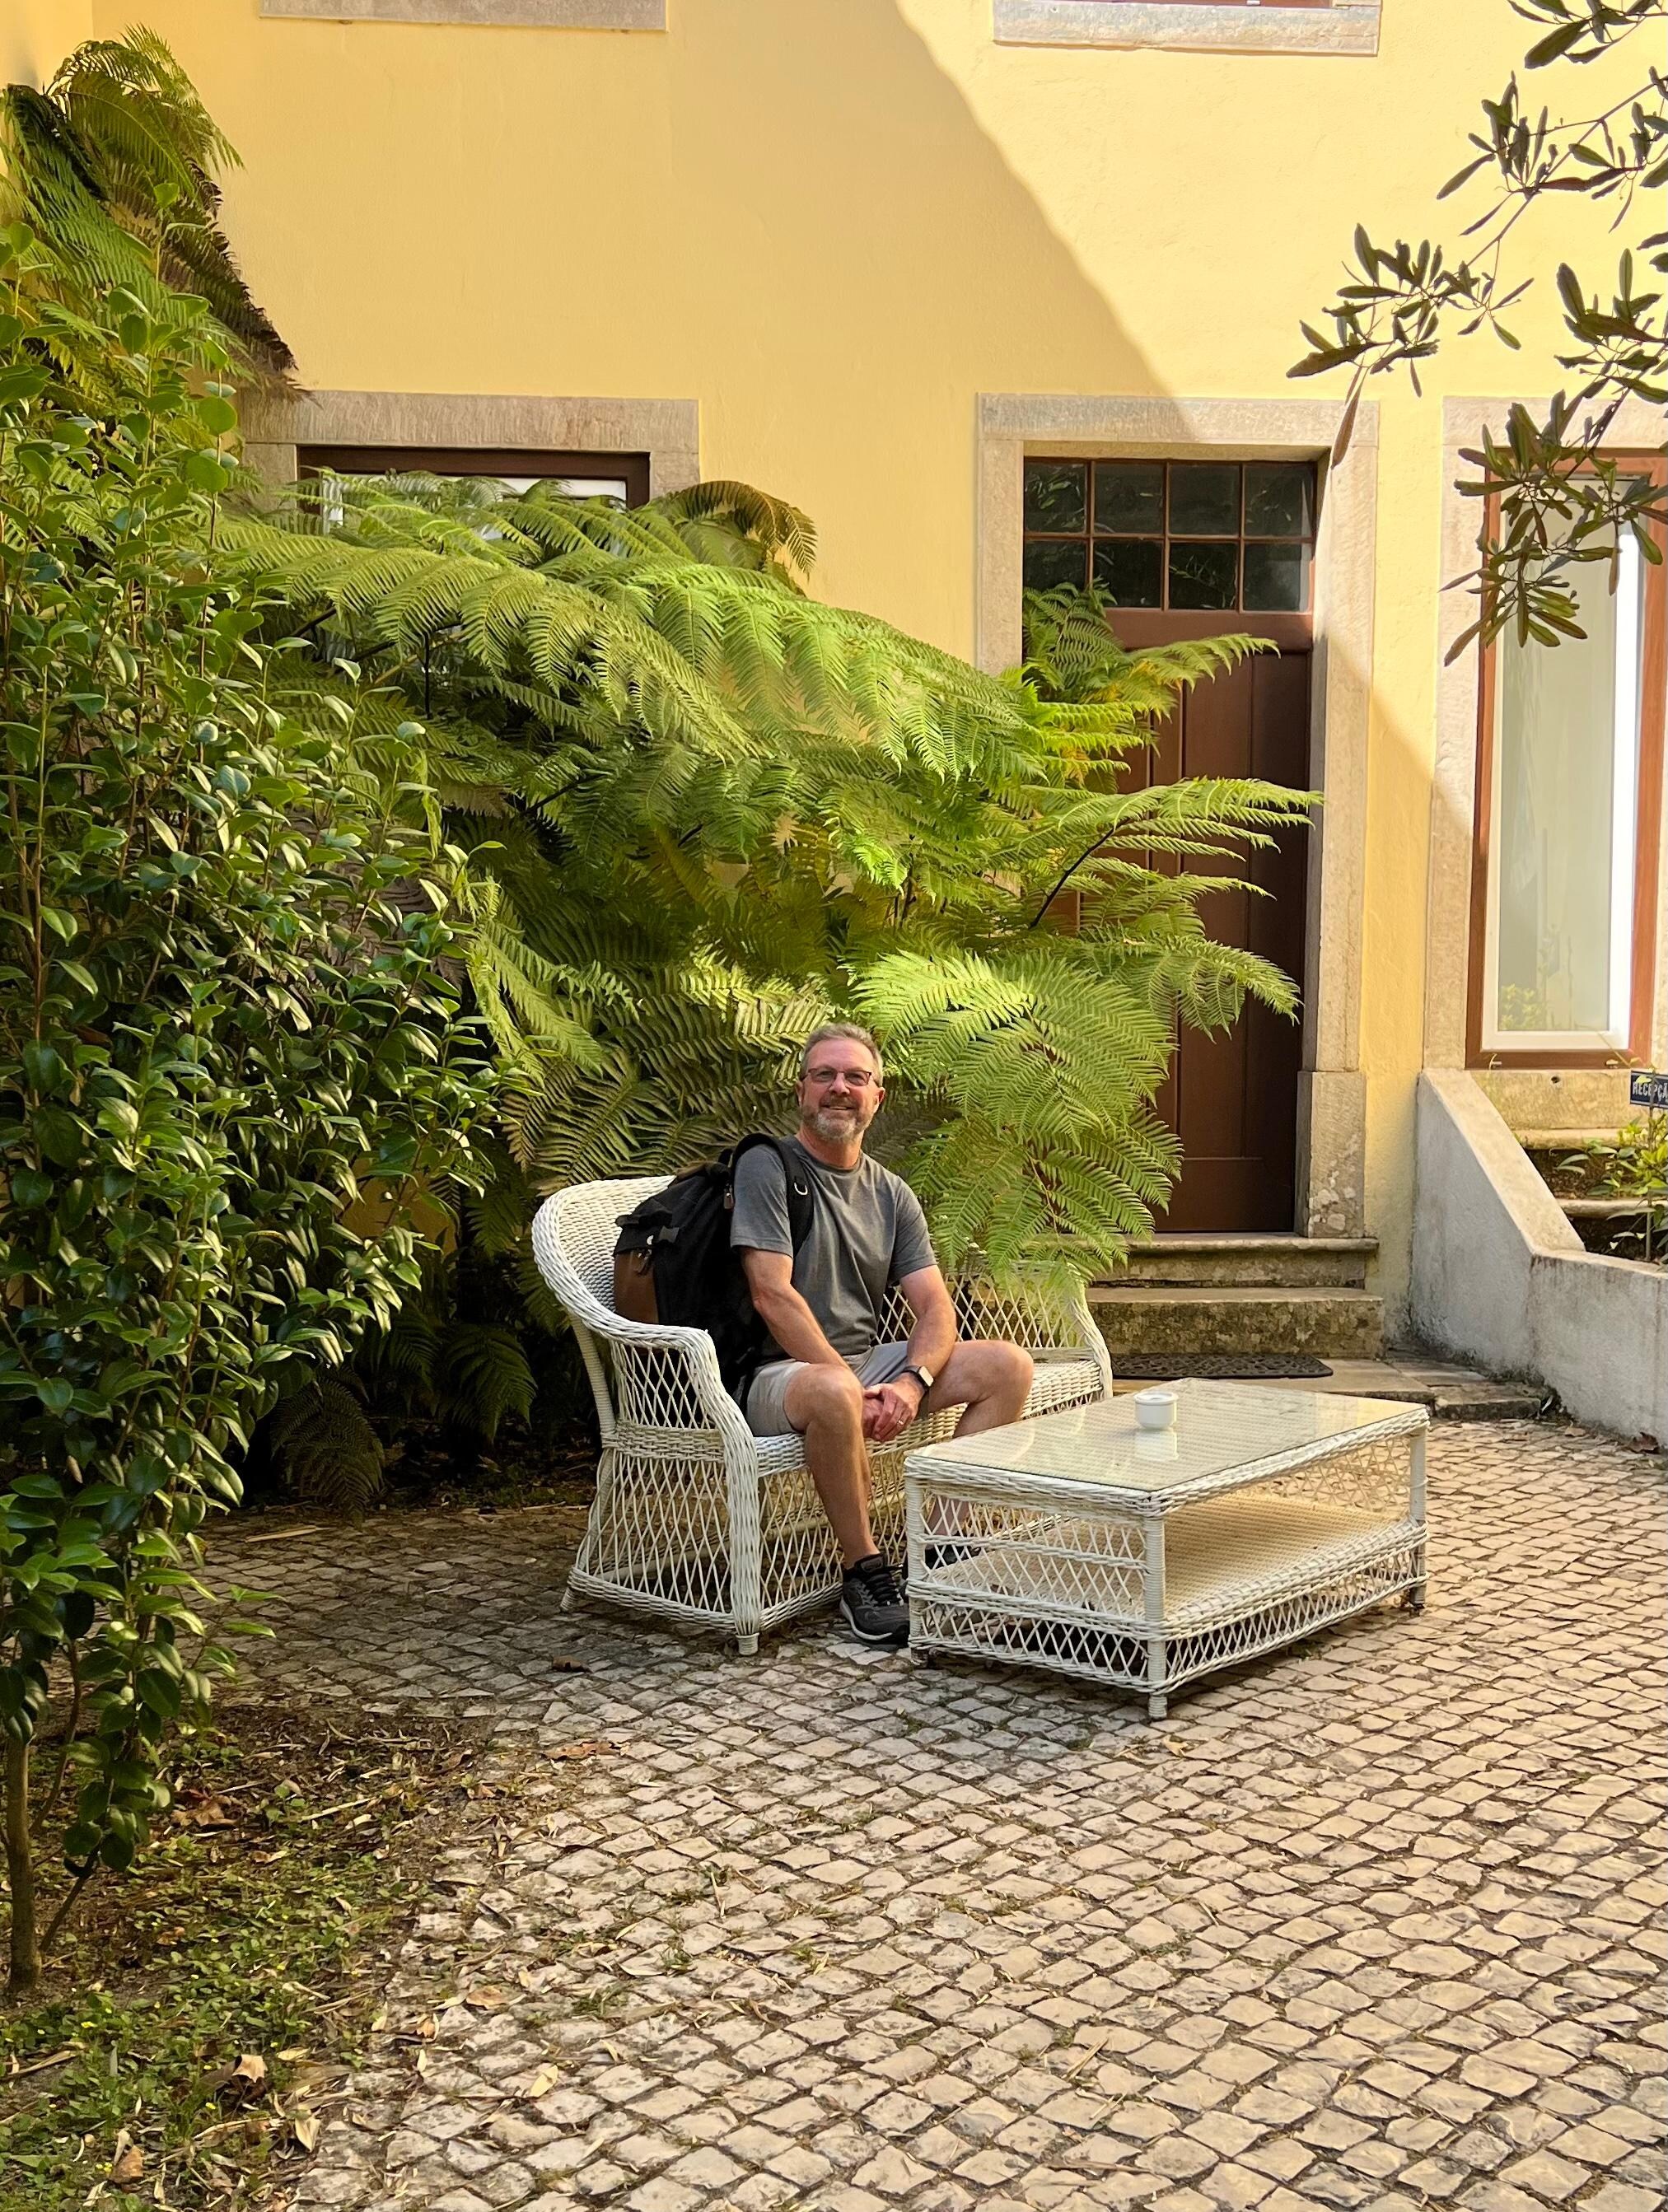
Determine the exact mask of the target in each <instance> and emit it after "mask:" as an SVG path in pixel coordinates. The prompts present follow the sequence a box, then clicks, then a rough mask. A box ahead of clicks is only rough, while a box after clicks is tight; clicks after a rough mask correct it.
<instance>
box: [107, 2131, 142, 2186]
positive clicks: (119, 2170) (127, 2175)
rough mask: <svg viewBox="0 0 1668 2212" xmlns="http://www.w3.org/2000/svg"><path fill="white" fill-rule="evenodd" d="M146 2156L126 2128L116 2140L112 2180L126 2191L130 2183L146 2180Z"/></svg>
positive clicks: (111, 2167) (111, 2172) (111, 2165)
mask: <svg viewBox="0 0 1668 2212" xmlns="http://www.w3.org/2000/svg"><path fill="white" fill-rule="evenodd" d="M144 2172H145V2154H144V2153H143V2151H142V2150H141V2149H140V2148H139V2146H138V2144H137V2143H136V2142H133V2141H132V2140H131V2137H130V2136H129V2135H128V2132H127V2130H126V2129H125V2128H124V2129H123V2130H122V2131H121V2133H120V2134H119V2136H117V2138H116V2155H115V2156H114V2158H113V2159H112V2160H111V2161H110V2179H112V2180H113V2182H114V2183H115V2184H116V2185H117V2186H118V2187H119V2188H123V2189H125V2187H126V2186H127V2185H128V2183H129V2182H130V2181H142V2180H143V2179H144Z"/></svg>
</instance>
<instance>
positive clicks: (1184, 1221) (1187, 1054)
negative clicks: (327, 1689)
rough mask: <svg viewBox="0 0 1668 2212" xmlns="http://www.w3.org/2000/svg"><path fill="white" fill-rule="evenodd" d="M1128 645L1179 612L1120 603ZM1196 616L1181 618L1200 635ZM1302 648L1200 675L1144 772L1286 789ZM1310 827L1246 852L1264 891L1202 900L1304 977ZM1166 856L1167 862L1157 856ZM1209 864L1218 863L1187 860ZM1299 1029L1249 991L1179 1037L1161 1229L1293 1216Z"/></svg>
mask: <svg viewBox="0 0 1668 2212" xmlns="http://www.w3.org/2000/svg"><path fill="white" fill-rule="evenodd" d="M1112 625H1113V628H1114V629H1116V630H1117V631H1118V632H1119V633H1120V634H1121V635H1122V637H1123V642H1124V643H1125V644H1127V645H1148V644H1156V643H1158V642H1159V641H1160V635H1161V634H1162V631H1163V629H1165V628H1166V626H1172V634H1173V625H1174V618H1173V617H1165V616H1163V615H1160V614H1148V615H1143V616H1135V615H1133V614H1131V615H1125V616H1122V617H1120V616H1117V615H1114V617H1112ZM1198 627H1199V626H1198V624H1197V619H1196V618H1195V620H1194V622H1193V623H1190V624H1189V628H1190V630H1191V631H1192V633H1193V634H1194V635H1198ZM1310 661H1311V655H1310V654H1309V653H1307V652H1306V651H1298V650H1293V649H1291V648H1289V647H1286V648H1282V650H1281V651H1280V652H1279V653H1266V654H1259V655H1257V657H1256V658H1255V659H1251V660H1246V661H1242V662H1241V663H1240V665H1239V667H1237V668H1235V669H1233V670H1231V671H1229V672H1228V673H1227V674H1226V675H1223V676H1217V677H1213V678H1211V679H1210V681H1209V682H1208V683H1205V684H1196V685H1195V686H1194V688H1193V690H1191V691H1190V693H1189V694H1188V695H1187V696H1185V698H1184V702H1183V704H1182V706H1181V708H1180V710H1179V711H1178V713H1177V714H1173V715H1172V717H1171V718H1170V720H1168V721H1167V722H1166V724H1165V725H1164V727H1163V729H1162V730H1161V731H1160V741H1159V744H1158V745H1157V747H1156V748H1155V749H1154V751H1153V752H1152V753H1151V754H1149V755H1148V759H1147V769H1146V775H1145V777H1144V779H1143V780H1144V781H1150V782H1154V783H1169V782H1172V781H1174V780H1175V779H1176V778H1177V777H1178V776H1183V775H1232V776H1258V777H1260V778H1262V779H1263V781H1265V782H1268V783H1283V784H1287V785H1289V786H1291V787H1293V788H1294V789H1303V788H1305V787H1307V785H1308V783H1309V781H1310V778H1309V772H1308V769H1309V671H1310ZM1306 845H1307V840H1306V835H1305V833H1303V832H1302V831H1297V832H1295V833H1291V834H1288V835H1287V836H1282V837H1281V839H1280V840H1279V842H1277V843H1276V844H1275V846H1273V847H1271V848H1269V849H1267V850H1265V851H1261V852H1257V853H1253V854H1248V855H1247V856H1246V858H1245V860H1244V862H1243V864H1242V868H1241V872H1242V873H1243V874H1244V875H1245V878H1246V880H1247V881H1248V882H1250V883H1253V884H1257V885H1258V886H1259V888H1260V889H1261V890H1263V892H1265V893H1266V894H1268V896H1264V897H1260V898H1259V897H1257V896H1254V895H1253V894H1252V893H1251V892H1249V891H1213V892H1212V893H1210V894H1209V896H1208V897H1206V898H1205V899H1204V900H1203V901H1202V903H1201V905H1200V908H1199V914H1200V918H1201V919H1202V921H1203V923H1204V926H1205V928H1206V929H1207V931H1208V933H1209V934H1210V935H1211V936H1212V937H1214V938H1215V939H1218V940H1219V941H1220V942H1221V943H1222V944H1225V945H1244V946H1245V947H1247V948H1248V949H1249V950H1250V951H1253V952H1257V953H1261V954H1262V956H1263V957H1264V958H1265V959H1268V960H1272V961H1273V962H1274V963H1275V965H1276V966H1277V967H1280V968H1283V969H1285V971H1286V973H1287V974H1288V975H1290V976H1291V977H1292V978H1293V979H1294V981H1296V983H1297V984H1298V986H1299V988H1300V989H1301V988H1302V985H1303V980H1304V978H1303V953H1304V896H1305V878H1306V871H1307V851H1306ZM1161 865H1162V864H1161ZM1184 865H1187V866H1195V867H1196V868H1198V869H1200V870H1202V872H1206V873H1212V874H1220V873H1222V872H1224V871H1223V869H1222V868H1221V866H1220V865H1219V864H1212V863H1209V862H1206V861H1198V862H1190V863H1184ZM1301 1064H1302V1031H1301V1027H1300V1024H1299V1023H1298V1022H1297V1021H1294V1020H1290V1021H1288V1020H1285V1019H1282V1018H1281V1017H1280V1016H1279V1015H1277V1014H1274V1013H1271V1012H1269V1009H1268V1008H1267V1007H1265V1006H1261V1005H1260V1004H1257V1003H1255V1002H1252V1003H1249V1004H1248V1005H1247V1006H1246V1007H1245V1012H1244V1013H1243V1014H1242V1015H1241V1016H1240V1018H1239V1020H1238V1021H1237V1022H1236V1023H1235V1024H1234V1025H1233V1028H1232V1029H1231V1030H1227V1032H1226V1033H1219V1034H1217V1035H1215V1036H1201V1035H1200V1034H1199V1032H1198V1031H1197V1030H1184V1032H1183V1033H1182V1036H1181V1037H1180V1038H1179V1040H1178V1044H1177V1048H1176V1055H1175V1058H1174V1060H1172V1063H1171V1069H1170V1075H1169V1079H1168V1080H1167V1081H1166V1084H1165V1085H1164V1088H1163V1090H1162V1091H1160V1094H1159V1098H1158V1102H1157V1103H1158V1106H1159V1110H1160V1113H1161V1114H1162V1115H1163V1116H1164V1118H1165V1120H1166V1121H1167V1122H1168V1123H1169V1125H1170V1127H1172V1129H1174V1130H1175V1131H1176V1133H1177V1134H1178V1136H1179V1137H1180V1139H1181V1141H1182V1150H1183V1163H1182V1172H1181V1179H1180V1181H1179V1182H1178V1184H1177V1186H1176V1188H1175V1191H1174V1192H1173V1194H1172V1198H1171V1201H1170V1206H1169V1208H1168V1210H1167V1211H1166V1212H1165V1214H1164V1215H1163V1216H1162V1217H1160V1219H1159V1221H1158V1224H1157V1225H1158V1227H1159V1229H1160V1231H1183V1230H1186V1231H1232V1230H1239V1231H1252V1230H1289V1229H1290V1228H1291V1227H1292V1226H1293V1224H1294V1218H1295V1217H1294V1207H1295V1167H1296V1147H1297V1089H1298V1073H1299V1070H1300V1066H1301Z"/></svg>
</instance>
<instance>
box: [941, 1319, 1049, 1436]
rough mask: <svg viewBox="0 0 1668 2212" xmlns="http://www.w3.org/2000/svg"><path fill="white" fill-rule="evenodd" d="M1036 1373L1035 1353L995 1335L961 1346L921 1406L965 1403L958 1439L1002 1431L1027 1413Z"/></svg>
mask: <svg viewBox="0 0 1668 2212" xmlns="http://www.w3.org/2000/svg"><path fill="white" fill-rule="evenodd" d="M1036 1371H1037V1370H1036V1367H1035V1364H1034V1363H1033V1362H1032V1357H1031V1354H1030V1353H1029V1352H1022V1351H1021V1350H1020V1347H1019V1346H1018V1345H1017V1344H1004V1343H1000V1342H998V1341H996V1340H994V1339H986V1340H975V1341H973V1342H971V1343H967V1344H959V1345H957V1346H956V1348H955V1350H954V1351H953V1352H952V1353H951V1354H950V1357H949V1358H948V1359H947V1360H946V1361H945V1363H944V1371H943V1373H942V1374H941V1375H940V1376H938V1378H937V1380H936V1381H935V1382H934V1384H933V1387H932V1389H930V1390H929V1391H928V1394H927V1402H926V1405H925V1407H923V1409H922V1410H923V1411H924V1412H926V1413H941V1412H942V1411H943V1410H944V1408H945V1407H948V1406H961V1407H965V1409H966V1410H965V1412H964V1413H963V1414H962V1417H961V1419H959V1421H958V1422H957V1423H956V1434H957V1435H958V1436H959V1437H973V1436H977V1434H978V1433H979V1431H980V1430H981V1429H999V1428H1001V1425H1002V1424H1003V1423H1004V1422H1005V1421H1017V1420H1018V1419H1020V1415H1021V1414H1022V1413H1024V1412H1025V1409H1026V1399H1027V1398H1028V1397H1029V1396H1030V1395H1031V1383H1032V1376H1034V1375H1035V1373H1036Z"/></svg>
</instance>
